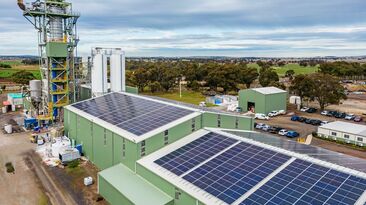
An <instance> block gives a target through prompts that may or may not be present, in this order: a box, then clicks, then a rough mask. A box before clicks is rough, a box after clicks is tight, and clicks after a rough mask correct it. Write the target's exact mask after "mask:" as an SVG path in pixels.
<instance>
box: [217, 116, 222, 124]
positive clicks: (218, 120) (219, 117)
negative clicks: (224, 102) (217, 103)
mask: <svg viewBox="0 0 366 205" xmlns="http://www.w3.org/2000/svg"><path fill="white" fill-rule="evenodd" d="M217 127H221V115H217Z"/></svg>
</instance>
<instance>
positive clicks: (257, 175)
mask: <svg viewBox="0 0 366 205" xmlns="http://www.w3.org/2000/svg"><path fill="white" fill-rule="evenodd" d="M289 159H290V157H288V156H286V155H283V154H280V153H276V152H273V151H270V150H267V149H263V148H260V147H257V146H254V145H250V144H247V143H243V142H242V143H239V144H238V145H235V146H234V147H232V148H231V149H229V150H227V151H226V152H224V153H222V154H221V155H219V156H217V157H216V158H214V159H212V160H210V161H208V162H207V163H205V164H204V165H202V166H200V167H198V168H197V169H195V170H194V171H192V172H190V173H189V174H188V175H186V176H184V177H183V178H184V179H185V180H187V181H189V182H191V183H192V184H194V185H196V186H198V187H200V188H201V189H203V190H205V191H206V192H208V193H210V194H212V195H213V196H216V197H217V198H219V199H221V200H222V201H224V202H226V203H228V204H231V203H233V202H234V201H236V200H237V199H238V198H240V197H241V196H242V195H243V194H244V193H245V192H247V191H248V190H250V189H251V188H252V187H254V186H255V185H256V184H257V183H259V182H260V181H261V180H263V179H264V178H265V177H267V176H268V175H270V174H271V173H272V172H273V171H274V170H276V169H277V168H278V167H280V166H281V165H282V164H284V163H285V162H286V161H288V160H289Z"/></svg>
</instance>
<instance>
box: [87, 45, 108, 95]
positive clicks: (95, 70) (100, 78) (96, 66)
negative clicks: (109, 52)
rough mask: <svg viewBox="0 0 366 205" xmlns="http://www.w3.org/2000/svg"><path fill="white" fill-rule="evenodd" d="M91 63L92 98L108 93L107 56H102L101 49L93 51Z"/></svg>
mask: <svg viewBox="0 0 366 205" xmlns="http://www.w3.org/2000/svg"><path fill="white" fill-rule="evenodd" d="M92 63H93V65H92V72H91V82H92V86H91V87H92V94H93V95H94V96H100V95H103V94H104V93H107V92H108V82H107V56H106V55H105V54H104V51H103V50H102V49H98V48H95V49H93V51H92Z"/></svg>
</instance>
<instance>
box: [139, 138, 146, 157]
mask: <svg viewBox="0 0 366 205" xmlns="http://www.w3.org/2000/svg"><path fill="white" fill-rule="evenodd" d="M145 145H146V144H145V140H143V141H142V142H141V150H140V151H141V157H143V156H145V155H146V153H145Z"/></svg>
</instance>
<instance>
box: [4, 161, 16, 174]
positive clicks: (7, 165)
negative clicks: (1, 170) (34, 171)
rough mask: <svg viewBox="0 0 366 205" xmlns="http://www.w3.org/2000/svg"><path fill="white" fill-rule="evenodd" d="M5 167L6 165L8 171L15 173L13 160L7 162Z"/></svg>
mask: <svg viewBox="0 0 366 205" xmlns="http://www.w3.org/2000/svg"><path fill="white" fill-rule="evenodd" d="M5 167H6V172H7V173H14V172H15V169H14V166H13V164H12V163H11V162H7V163H6V164H5Z"/></svg>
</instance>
